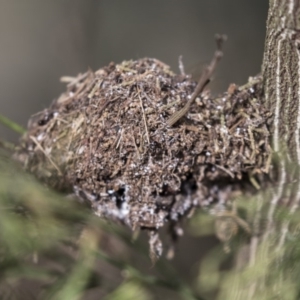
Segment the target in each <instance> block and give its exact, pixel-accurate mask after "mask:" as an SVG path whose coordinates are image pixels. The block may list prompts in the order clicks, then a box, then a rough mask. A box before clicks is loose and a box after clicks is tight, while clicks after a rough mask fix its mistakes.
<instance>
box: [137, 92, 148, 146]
mask: <svg viewBox="0 0 300 300" xmlns="http://www.w3.org/2000/svg"><path fill="white" fill-rule="evenodd" d="M139 98H140V102H141V108H142V113H143V119H144V123H145V130H146V137H147V141H148V144H150V139H149V133H148V126H147V121H146V116H145V111H144V107H143V101H142V98H141V91H139Z"/></svg>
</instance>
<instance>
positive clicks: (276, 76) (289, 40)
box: [263, 0, 300, 164]
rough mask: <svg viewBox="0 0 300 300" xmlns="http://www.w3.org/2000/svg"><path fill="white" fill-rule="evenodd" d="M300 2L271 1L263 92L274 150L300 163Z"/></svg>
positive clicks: (296, 0) (297, 0)
mask: <svg viewBox="0 0 300 300" xmlns="http://www.w3.org/2000/svg"><path fill="white" fill-rule="evenodd" d="M299 50H300V1H299V0H288V1H284V0H270V3H269V13H268V20H267V33H266V42H265V51H264V60H263V79H264V93H265V101H266V105H267V107H268V108H269V109H270V110H271V112H272V113H273V118H272V125H271V131H272V140H273V148H274V151H275V152H278V151H279V150H280V149H282V147H287V150H288V153H289V155H290V156H291V157H292V158H293V159H296V160H297V163H298V164H299V162H300V103H299V99H300V51H299Z"/></svg>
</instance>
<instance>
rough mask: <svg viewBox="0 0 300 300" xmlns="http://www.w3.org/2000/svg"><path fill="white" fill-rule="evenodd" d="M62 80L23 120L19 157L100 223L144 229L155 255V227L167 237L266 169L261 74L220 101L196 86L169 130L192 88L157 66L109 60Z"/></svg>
mask: <svg viewBox="0 0 300 300" xmlns="http://www.w3.org/2000/svg"><path fill="white" fill-rule="evenodd" d="M63 81H65V82H67V89H66V92H65V93H63V94H62V95H61V96H60V97H59V98H58V99H56V100H55V101H54V102H53V103H52V104H51V105H50V107H49V108H48V109H45V110H44V111H42V112H40V113H38V114H36V115H34V116H32V118H31V119H30V120H29V124H28V131H27V133H26V134H25V135H24V136H23V138H22V141H21V147H20V150H19V152H18V154H17V158H18V159H19V160H20V161H21V162H22V163H23V164H24V166H25V168H26V169H27V170H29V171H30V172H33V173H34V174H36V176H37V177H38V178H40V179H41V180H42V181H44V182H46V183H47V184H48V185H49V186H52V187H54V188H56V189H59V190H62V191H66V192H74V193H75V194H76V195H77V196H78V198H79V199H81V200H83V201H85V202H87V203H88V204H89V205H90V206H91V208H92V210H93V212H94V213H95V214H96V215H98V216H99V217H103V218H107V219H110V220H113V221H119V222H121V223H124V224H126V225H127V226H129V227H130V228H132V229H133V230H135V229H139V228H141V229H147V230H149V231H150V239H152V241H150V245H151V251H152V254H153V256H159V255H160V254H161V252H162V245H161V242H160V241H159V237H158V235H157V231H158V229H159V228H161V227H162V226H164V225H165V224H170V226H171V229H173V237H175V236H176V235H178V234H177V233H178V232H179V231H180V232H181V230H178V228H179V222H180V221H181V220H182V219H184V218H185V217H187V216H188V215H190V213H191V211H192V210H193V208H195V207H209V206H212V205H215V204H218V205H219V204H221V205H224V206H226V204H227V203H228V202H229V201H230V199H231V195H232V193H233V192H234V191H235V190H241V189H243V188H244V189H245V191H246V190H247V189H255V187H254V186H255V184H254V186H253V185H251V183H250V182H255V183H256V184H257V185H258V184H259V178H260V177H261V176H263V174H265V173H268V168H269V165H270V154H271V150H270V146H269V132H268V130H267V126H266V120H267V119H268V116H269V113H268V111H267V110H266V109H265V108H264V107H263V105H262V103H261V94H262V91H261V89H262V88H261V85H262V83H261V78H260V77H253V78H250V79H249V82H248V83H247V84H246V85H244V86H242V87H238V86H236V85H230V87H229V88H228V91H227V92H226V93H224V94H222V95H220V96H218V97H212V96H211V94H210V92H209V91H208V90H204V92H202V94H201V95H199V96H198V97H197V98H196V100H195V102H194V103H193V104H192V105H191V107H190V108H189V111H188V113H187V114H186V115H184V116H183V117H182V118H181V119H179V120H178V122H176V124H172V126H170V125H168V123H167V120H168V119H170V117H171V116H172V115H173V114H174V113H176V112H178V111H179V110H180V109H182V108H183V107H184V105H185V104H186V103H187V101H188V100H189V99H190V97H191V95H192V94H193V91H194V89H195V86H196V83H195V82H194V81H193V80H192V79H191V78H190V76H187V75H182V74H181V75H176V74H174V73H173V72H172V71H171V70H170V68H169V67H168V66H167V65H165V64H164V63H162V62H160V61H159V60H156V59H149V58H145V59H140V60H137V61H125V62H123V63H121V64H113V63H111V64H110V65H109V66H107V67H105V68H102V69H100V70H98V71H96V72H93V71H91V70H90V71H88V72H86V73H84V74H80V75H78V76H77V77H75V78H72V77H64V78H63ZM249 178H252V179H253V180H252V181H251V180H249Z"/></svg>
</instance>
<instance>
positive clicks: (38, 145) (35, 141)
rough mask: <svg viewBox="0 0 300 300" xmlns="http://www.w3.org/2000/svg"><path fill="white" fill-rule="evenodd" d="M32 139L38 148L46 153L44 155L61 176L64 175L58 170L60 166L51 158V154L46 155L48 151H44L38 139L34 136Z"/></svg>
mask: <svg viewBox="0 0 300 300" xmlns="http://www.w3.org/2000/svg"><path fill="white" fill-rule="evenodd" d="M30 139H31V140H33V142H34V143H35V144H36V145H37V147H38V148H39V149H40V150H41V151H42V152H43V153H44V155H45V156H46V157H47V158H48V160H49V161H50V163H51V164H52V165H53V167H54V168H55V169H56V170H57V172H58V174H59V175H62V172H61V171H60V169H59V168H58V166H57V165H56V164H55V162H54V161H53V160H52V159H51V157H50V156H49V154H47V153H46V151H45V150H44V149H43V147H42V146H41V144H40V143H39V142H38V141H37V139H36V138H35V137H34V136H32V135H31V136H30Z"/></svg>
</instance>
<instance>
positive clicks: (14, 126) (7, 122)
mask: <svg viewBox="0 0 300 300" xmlns="http://www.w3.org/2000/svg"><path fill="white" fill-rule="evenodd" d="M0 123H2V124H3V125H4V126H6V127H7V128H9V129H11V130H13V131H14V132H16V133H20V134H24V133H25V132H26V130H25V128H23V127H22V126H21V125H19V124H17V123H15V122H13V121H12V120H10V119H8V118H7V117H4V116H2V115H1V114H0Z"/></svg>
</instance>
